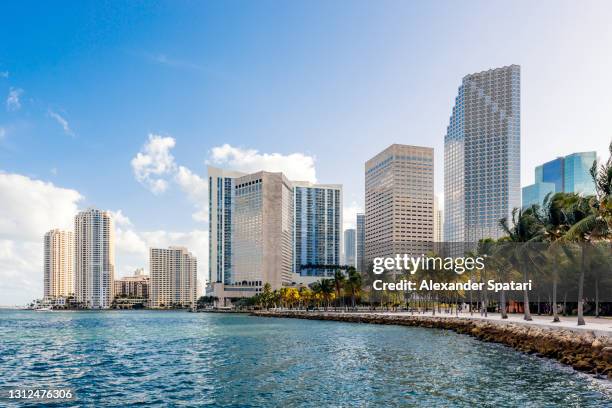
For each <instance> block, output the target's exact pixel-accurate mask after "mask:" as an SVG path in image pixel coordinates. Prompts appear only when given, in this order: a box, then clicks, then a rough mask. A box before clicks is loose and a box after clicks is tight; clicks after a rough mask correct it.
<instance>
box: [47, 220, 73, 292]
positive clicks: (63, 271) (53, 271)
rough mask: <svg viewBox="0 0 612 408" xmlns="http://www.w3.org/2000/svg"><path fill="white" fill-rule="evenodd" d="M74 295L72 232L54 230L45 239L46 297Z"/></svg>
mask: <svg viewBox="0 0 612 408" xmlns="http://www.w3.org/2000/svg"><path fill="white" fill-rule="evenodd" d="M72 295H74V241H73V235H72V232H71V231H61V230H58V229H53V230H51V231H49V232H47V233H46V234H45V238H44V297H45V299H52V298H57V297H68V296H72Z"/></svg>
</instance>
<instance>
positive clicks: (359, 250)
mask: <svg viewBox="0 0 612 408" xmlns="http://www.w3.org/2000/svg"><path fill="white" fill-rule="evenodd" d="M356 221H357V222H356V224H355V225H356V226H357V228H356V233H355V247H356V249H355V268H356V269H357V270H358V271H359V272H365V270H366V260H365V214H362V213H359V214H357V220H356Z"/></svg>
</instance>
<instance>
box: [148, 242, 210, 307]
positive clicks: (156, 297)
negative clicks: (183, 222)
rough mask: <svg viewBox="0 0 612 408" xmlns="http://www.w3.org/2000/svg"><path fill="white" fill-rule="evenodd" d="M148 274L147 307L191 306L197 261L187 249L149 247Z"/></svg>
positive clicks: (194, 294) (195, 286)
mask: <svg viewBox="0 0 612 408" xmlns="http://www.w3.org/2000/svg"><path fill="white" fill-rule="evenodd" d="M149 271H150V275H151V277H150V286H149V297H150V300H149V304H150V306H151V307H154V308H168V307H181V308H192V307H195V305H196V301H197V299H196V296H197V276H198V260H197V258H196V257H195V256H193V255H192V254H191V252H189V250H188V249H187V248H184V247H169V248H167V249H166V248H150V249H149Z"/></svg>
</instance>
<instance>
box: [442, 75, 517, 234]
mask: <svg viewBox="0 0 612 408" xmlns="http://www.w3.org/2000/svg"><path fill="white" fill-rule="evenodd" d="M520 123H521V114H520V67H519V66H518V65H510V66H507V67H503V68H497V69H491V70H488V71H483V72H479V73H476V74H470V75H466V76H465V77H464V78H463V81H462V83H461V85H460V86H459V93H458V95H457V97H456V98H455V106H454V107H453V111H452V115H451V118H450V123H449V125H448V128H447V132H446V136H445V138H444V200H445V202H444V216H445V222H444V237H445V238H444V241H447V242H472V243H473V242H477V241H478V240H479V239H481V238H487V237H491V238H498V237H500V236H501V235H502V231H501V230H500V228H499V220H500V219H501V218H503V217H509V216H510V215H511V213H512V209H513V208H515V207H518V206H519V205H520V193H521V191H520V168H521V167H520V162H521V157H520V140H521V130H520Z"/></svg>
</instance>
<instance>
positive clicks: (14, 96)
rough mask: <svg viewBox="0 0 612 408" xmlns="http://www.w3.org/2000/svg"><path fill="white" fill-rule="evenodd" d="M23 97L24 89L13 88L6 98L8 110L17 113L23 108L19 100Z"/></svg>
mask: <svg viewBox="0 0 612 408" xmlns="http://www.w3.org/2000/svg"><path fill="white" fill-rule="evenodd" d="M21 95H23V89H20V88H11V89H10V90H9V93H8V96H7V98H6V109H7V110H9V111H16V110H19V108H21V101H20V100H19V98H20V97H21Z"/></svg>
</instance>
